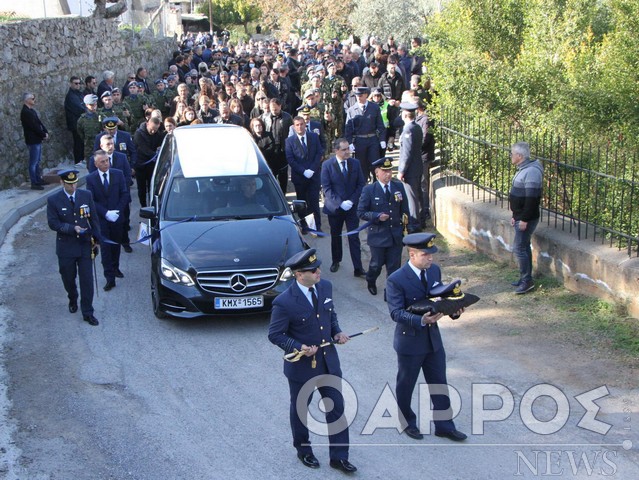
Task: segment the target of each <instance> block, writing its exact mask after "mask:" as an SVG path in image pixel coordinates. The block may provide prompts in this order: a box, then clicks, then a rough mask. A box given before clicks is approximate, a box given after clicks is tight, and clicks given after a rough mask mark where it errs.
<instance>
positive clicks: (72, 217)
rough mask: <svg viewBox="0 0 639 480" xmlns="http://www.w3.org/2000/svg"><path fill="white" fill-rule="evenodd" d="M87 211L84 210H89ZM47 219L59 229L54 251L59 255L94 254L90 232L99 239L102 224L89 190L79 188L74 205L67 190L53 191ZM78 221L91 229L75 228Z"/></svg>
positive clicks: (78, 223) (54, 228) (77, 255)
mask: <svg viewBox="0 0 639 480" xmlns="http://www.w3.org/2000/svg"><path fill="white" fill-rule="evenodd" d="M85 206H86V207H88V215H86V214H85V213H84V212H87V208H86V207H85ZM47 222H48V224H49V228H50V229H51V230H53V231H55V232H57V236H56V243H55V253H56V255H58V256H59V257H81V256H84V255H86V256H87V257H91V236H93V237H96V238H97V239H100V225H99V223H98V215H97V211H96V209H95V203H94V202H93V195H91V192H89V191H87V190H80V189H78V190H76V192H75V206H73V205H71V202H70V201H69V195H67V194H66V192H65V191H64V190H62V191H60V192H58V193H56V194H54V195H51V196H50V197H49V198H48V200H47ZM76 225H78V226H80V227H82V228H87V229H88V230H87V231H86V232H85V233H83V234H82V235H78V234H77V233H76V232H75V226H76Z"/></svg>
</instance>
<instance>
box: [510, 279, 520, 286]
mask: <svg viewBox="0 0 639 480" xmlns="http://www.w3.org/2000/svg"><path fill="white" fill-rule="evenodd" d="M510 284H511V285H512V286H513V287H518V286H519V285H521V279H519V280H517V281H515V282H510Z"/></svg>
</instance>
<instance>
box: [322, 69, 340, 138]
mask: <svg viewBox="0 0 639 480" xmlns="http://www.w3.org/2000/svg"><path fill="white" fill-rule="evenodd" d="M342 85H344V79H343V78H342V77H340V76H339V75H335V76H334V77H333V78H329V77H326V78H324V80H323V81H322V88H321V89H320V92H321V93H320V97H321V102H322V103H324V105H326V107H327V108H326V109H327V110H328V111H329V112H330V113H331V115H332V117H333V118H332V120H331V121H330V122H327V121H326V120H324V130H325V132H326V140H327V142H328V145H332V144H333V140H335V139H336V138H339V137H341V136H342V135H343V126H344V106H343V103H342Z"/></svg>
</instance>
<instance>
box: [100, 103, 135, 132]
mask: <svg viewBox="0 0 639 480" xmlns="http://www.w3.org/2000/svg"><path fill="white" fill-rule="evenodd" d="M98 117H99V118H100V122H102V120H104V119H105V118H109V117H117V118H118V119H119V120H121V121H122V122H123V123H124V126H123V127H122V126H120V127H118V128H119V129H120V130H127V131H128V130H129V118H128V117H127V116H126V115H124V105H122V104H119V105H113V107H112V108H111V109H110V110H108V109H106V108H98Z"/></svg>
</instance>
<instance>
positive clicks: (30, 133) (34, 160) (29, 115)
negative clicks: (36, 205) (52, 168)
mask: <svg viewBox="0 0 639 480" xmlns="http://www.w3.org/2000/svg"><path fill="white" fill-rule="evenodd" d="M22 101H23V102H24V104H23V105H22V111H21V112H20V122H21V123H22V130H23V131H24V143H26V144H27V147H28V148H29V179H30V180H31V189H32V190H44V187H43V186H42V185H44V181H43V180H42V175H41V174H40V160H42V142H43V141H44V140H46V139H48V138H49V132H48V130H47V127H45V126H44V123H42V120H40V117H39V116H38V112H37V111H36V109H35V108H34V107H35V94H33V93H31V92H27V93H25V94H24V95H23V96H22Z"/></svg>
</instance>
